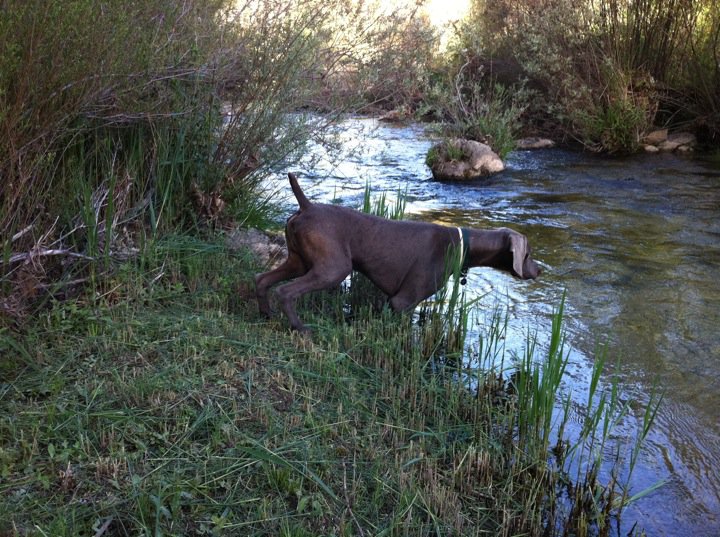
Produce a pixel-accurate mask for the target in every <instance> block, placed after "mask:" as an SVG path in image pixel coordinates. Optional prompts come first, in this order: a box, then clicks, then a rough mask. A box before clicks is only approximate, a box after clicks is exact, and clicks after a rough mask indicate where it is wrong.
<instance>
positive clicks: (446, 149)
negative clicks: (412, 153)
mask: <svg viewBox="0 0 720 537" xmlns="http://www.w3.org/2000/svg"><path fill="white" fill-rule="evenodd" d="M425 162H426V164H427V165H428V167H429V168H430V170H431V171H432V174H433V177H434V178H435V179H437V180H440V181H458V180H463V179H475V178H477V177H483V176H485V175H490V174H493V173H497V172H501V171H503V170H504V169H505V164H504V163H503V161H502V159H501V158H500V157H499V156H498V155H497V153H495V152H494V151H493V150H492V149H491V148H490V146H489V145H486V144H482V143H480V142H476V141H474V140H464V139H461V138H455V139H451V140H446V141H444V142H441V143H440V144H437V145H435V146H433V147H432V148H431V149H430V151H428V155H427V158H426V160H425Z"/></svg>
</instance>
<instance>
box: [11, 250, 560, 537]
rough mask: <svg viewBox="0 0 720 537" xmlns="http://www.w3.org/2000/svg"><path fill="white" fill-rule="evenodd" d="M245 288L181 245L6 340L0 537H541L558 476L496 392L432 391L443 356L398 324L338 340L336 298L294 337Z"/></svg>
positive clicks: (238, 267)
mask: <svg viewBox="0 0 720 537" xmlns="http://www.w3.org/2000/svg"><path fill="white" fill-rule="evenodd" d="M256 269H257V267H254V266H253V261H252V260H250V259H248V258H243V257H242V256H234V255H231V254H228V253H227V252H226V251H225V249H224V247H223V246H222V245H221V243H219V242H212V241H211V242H203V241H199V240H194V239H187V238H179V237H177V238H174V239H170V240H166V241H164V242H162V243H160V244H158V245H157V247H156V248H154V249H153V254H152V256H148V257H146V258H144V259H143V261H142V263H141V266H138V265H134V264H133V265H125V266H121V267H119V269H118V270H117V272H116V275H115V276H114V277H113V278H112V279H111V280H110V281H108V282H107V283H106V284H105V287H104V291H103V292H100V293H98V294H97V295H96V296H94V297H92V298H88V297H84V298H81V299H78V300H75V301H69V302H64V303H58V304H56V305H54V306H53V307H51V308H50V309H48V310H47V311H46V312H45V313H43V314H42V316H41V317H40V318H38V319H37V321H36V322H35V323H34V324H33V325H32V327H30V328H28V329H27V331H26V332H25V333H24V334H22V336H20V335H17V334H14V335H13V334H11V333H10V332H9V331H7V330H6V331H4V332H0V356H2V358H1V360H0V378H2V379H3V380H2V383H0V534H1V535H4V534H8V535H16V534H20V535H24V534H32V535H53V536H62V535H97V536H100V535H126V534H127V535H150V534H154V535H199V534H207V535H286V536H290V535H293V536H303V535H426V534H427V535H430V534H432V535H460V534H462V535H476V534H480V533H484V532H487V534H491V535H511V534H516V533H519V532H526V534H538V533H539V532H540V528H541V525H542V524H541V522H542V521H541V514H540V513H541V512H542V509H544V508H547V506H548V494H547V493H548V490H549V489H552V485H551V484H550V483H551V481H552V480H551V479H550V477H551V475H550V474H551V473H552V471H551V469H550V468H549V467H548V466H547V465H546V461H545V460H543V458H541V459H540V460H538V459H537V458H533V456H532V455H528V453H526V451H527V450H525V449H519V448H518V447H517V442H516V439H514V438H513V436H514V435H513V430H514V428H513V426H512V425H510V426H508V424H512V423H514V421H515V419H516V418H515V417H513V416H514V415H513V411H512V410H511V407H512V405H509V406H507V407H506V410H507V412H505V411H503V412H496V411H495V410H491V409H493V408H495V409H496V410H497V409H498V408H501V407H503V406H502V405H500V407H498V405H497V402H498V400H499V399H500V400H502V398H503V395H502V393H499V391H498V390H496V389H494V388H493V386H492V384H486V385H484V386H485V389H483V390H482V394H481V396H479V397H474V396H470V394H469V392H468V391H466V390H464V389H462V388H461V387H460V386H459V384H458V383H457V382H455V381H454V380H453V378H454V377H453V376H452V375H444V374H437V373H433V374H430V373H429V371H428V369H429V368H428V364H429V361H430V360H431V358H432V357H433V356H434V355H435V354H436V353H437V351H438V348H440V346H441V340H440V338H439V336H437V335H436V334H435V333H434V332H432V330H431V328H418V327H417V326H415V325H411V324H410V320H409V319H408V318H407V317H403V316H398V315H393V314H391V313H388V312H382V313H370V312H369V310H362V311H360V312H359V313H357V314H356V315H355V317H354V319H353V320H352V321H351V322H349V323H345V322H343V306H342V296H338V295H337V293H336V294H332V293H328V294H326V295H325V296H324V297H322V299H321V300H312V301H307V302H306V303H305V313H304V317H305V319H307V320H309V321H311V323H313V324H314V326H315V327H316V333H315V335H314V336H313V338H312V340H309V339H303V338H301V337H298V336H296V335H293V334H290V333H289V332H288V331H287V328H286V323H285V322H284V319H282V318H281V319H278V320H273V321H269V322H268V321H265V320H263V319H261V318H259V316H258V314H257V313H256V305H255V303H254V300H252V299H251V298H249V296H250V292H249V290H250V288H251V285H250V282H251V281H252V280H251V277H252V273H253V272H254V271H255V270H256ZM428 325H432V323H428ZM501 391H502V390H500V392H501ZM493 401H494V402H493ZM545 453H546V454H547V451H545Z"/></svg>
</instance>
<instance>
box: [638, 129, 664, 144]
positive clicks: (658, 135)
mask: <svg viewBox="0 0 720 537" xmlns="http://www.w3.org/2000/svg"><path fill="white" fill-rule="evenodd" d="M667 138H668V130H667V129H657V130H654V131H652V132H651V133H649V134H647V135H646V136H645V137H643V139H642V143H644V144H645V145H648V146H657V145H660V144H661V143H663V142H664V141H665V140H667Z"/></svg>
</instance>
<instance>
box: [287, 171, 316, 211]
mask: <svg viewBox="0 0 720 537" xmlns="http://www.w3.org/2000/svg"><path fill="white" fill-rule="evenodd" d="M288 178H289V179H290V187H291V188H292V191H293V194H295V198H296V199H297V201H298V205H300V210H301V211H302V210H303V209H307V208H308V207H310V205H312V204H311V203H310V200H309V199H307V198H306V197H305V194H304V193H303V191H302V189H301V188H300V185H299V184H298V182H297V177H296V176H295V174H294V173H288Z"/></svg>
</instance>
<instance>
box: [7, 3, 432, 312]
mask: <svg viewBox="0 0 720 537" xmlns="http://www.w3.org/2000/svg"><path fill="white" fill-rule="evenodd" d="M2 9H3V17H2V20H0V50H2V51H3V54H0V132H2V134H3V136H2V137H1V138H0V180H1V181H2V189H1V190H0V237H2V249H3V252H4V258H3V262H2V269H1V270H0V285H1V286H2V291H3V298H0V313H1V312H5V313H10V314H12V315H16V314H18V313H19V312H20V311H21V310H22V309H23V308H22V304H23V303H26V302H28V299H32V298H33V297H34V296H36V295H38V296H39V295H42V294H43V293H42V292H41V290H42V289H46V288H47V287H48V281H53V280H56V279H62V278H65V279H69V280H73V281H86V280H87V278H88V277H89V278H90V279H93V278H94V271H95V270H96V268H97V263H98V261H100V262H101V264H102V265H103V266H105V267H107V266H108V264H109V260H110V259H111V258H113V257H118V256H120V257H123V256H126V255H129V254H131V253H132V252H133V251H136V250H137V249H138V247H140V245H141V243H142V242H143V241H144V240H145V238H147V237H154V236H156V235H157V234H158V233H164V232H167V231H169V230H174V229H177V228H181V229H189V228H196V227H198V226H204V225H206V224H208V223H209V224H212V225H217V224H219V223H222V222H223V221H226V220H230V219H234V220H238V221H241V222H249V221H253V220H255V221H258V220H263V219H265V218H266V215H267V213H268V212H269V209H268V203H267V196H263V195H262V194H261V192H260V190H259V186H260V184H261V181H262V179H263V178H264V177H265V176H267V174H268V173H269V172H270V171H271V170H272V169H273V167H274V166H276V165H277V164H278V163H279V162H281V161H284V160H285V161H287V159H288V158H290V157H292V156H297V155H299V153H300V152H301V150H302V148H303V146H304V143H305V142H306V141H307V140H308V138H309V137H310V136H314V135H316V134H321V133H322V131H323V128H324V127H325V126H326V124H327V123H328V121H331V120H332V117H334V116H327V117H326V118H319V119H318V118H317V117H314V118H311V117H310V116H308V115H307V114H303V113H299V111H300V110H301V109H302V108H303V107H307V106H308V105H310V106H311V107H313V108H323V109H325V110H336V111H339V110H344V109H347V108H348V107H351V106H359V105H360V101H358V100H356V99H354V98H353V96H348V95H343V94H342V92H340V91H336V90H337V86H333V85H332V82H333V81H336V80H338V79H339V78H340V75H343V76H345V75H347V74H348V73H364V74H363V75H362V76H361V77H360V76H359V75H358V76H359V78H358V79H357V80H360V81H368V83H367V84H366V85H365V86H362V87H361V90H359V91H358V92H359V93H360V94H363V93H365V92H369V93H371V97H372V98H373V99H377V100H381V98H382V95H383V92H384V91H388V92H389V91H391V90H392V91H393V92H394V94H393V95H392V96H389V97H388V98H387V99H386V100H387V102H394V99H395V100H403V99H409V98H411V96H412V94H413V90H412V89H411V86H412V84H411V85H410V86H407V87H406V89H404V90H402V91H401V92H399V93H398V92H397V90H398V89H399V86H397V84H395V83H393V82H391V81H390V77H387V76H384V75H383V72H385V73H387V72H388V71H387V70H394V71H395V72H396V76H397V77H402V76H404V75H403V73H404V71H403V70H402V69H403V68H407V69H417V67H418V65H419V64H418V61H419V60H412V58H413V57H415V58H419V57H420V56H415V55H416V54H418V53H419V52H418V51H419V48H417V47H415V48H411V47H410V46H409V45H404V44H403V43H405V41H402V40H399V38H400V36H402V35H403V31H404V30H405V29H407V28H408V27H411V26H412V27H414V28H415V27H416V29H417V32H415V33H414V34H411V35H409V36H406V38H407V39H409V40H410V41H409V42H412V43H415V41H413V40H416V39H420V38H419V37H418V36H419V35H421V34H422V32H421V29H422V25H421V24H420V23H419V22H417V21H415V20H414V19H413V18H412V17H410V18H405V19H403V20H404V23H403V24H397V22H398V20H400V18H399V17H400V14H399V13H394V14H388V15H381V14H378V15H376V16H373V17H371V18H370V19H367V17H366V16H367V15H368V13H369V12H368V11H367V10H361V9H356V8H355V7H353V6H346V5H345V4H344V3H343V2H340V1H339V0H333V1H331V2H326V1H320V0H303V1H302V2H299V3H293V4H291V3H281V2H271V1H262V2H253V1H250V0H248V1H246V2H240V3H238V2H235V1H231V0H190V1H187V2H175V1H174V0H149V1H146V2H136V3H130V4H127V3H122V2H111V3H107V2H101V1H100V0H72V1H65V0H48V1H46V0H28V1H25V0H10V1H8V2H5V4H4V5H3V8H2ZM413 25H414V26H413ZM340 29H343V30H349V33H346V34H341V33H340V32H339V30H340ZM350 30H351V31H350ZM347 36H351V39H350V40H349V41H347V40H345V39H346V38H347ZM368 36H370V37H372V41H369V43H370V44H369V45H368V46H365V47H363V44H364V43H366V41H365V40H364V39H365V38H367V37H368ZM398 43H399V44H401V46H402V47H403V50H404V54H399V55H397V56H394V57H393V56H390V55H389V53H388V51H389V50H392V47H393V46H395V45H396V44H398ZM378 51H380V52H378ZM406 59H407V61H406ZM398 62H399V63H398ZM403 62H404V63H403ZM403 66H406V67H403ZM384 70H385V71H384ZM367 73H373V74H374V75H375V81H374V82H373V83H370V80H371V79H370V78H368V77H367V76H366V75H367ZM409 79H410V80H412V77H409ZM382 80H388V81H389V82H388V84H386V85H385V86H382V85H381V84H380V83H379V81H382ZM391 86H392V87H391ZM318 99H321V101H318ZM30 261H32V263H30ZM70 261H72V262H70Z"/></svg>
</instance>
